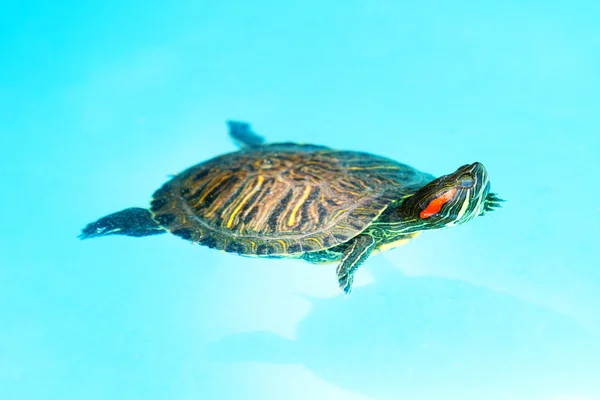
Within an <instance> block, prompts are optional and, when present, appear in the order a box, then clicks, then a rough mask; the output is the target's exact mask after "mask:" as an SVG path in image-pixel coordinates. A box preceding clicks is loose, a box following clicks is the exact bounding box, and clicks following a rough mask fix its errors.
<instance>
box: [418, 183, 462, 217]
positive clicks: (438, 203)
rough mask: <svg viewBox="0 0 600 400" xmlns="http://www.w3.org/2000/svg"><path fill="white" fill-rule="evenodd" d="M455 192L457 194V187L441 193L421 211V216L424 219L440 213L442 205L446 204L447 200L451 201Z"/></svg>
mask: <svg viewBox="0 0 600 400" xmlns="http://www.w3.org/2000/svg"><path fill="white" fill-rule="evenodd" d="M455 194H456V188H455V189H450V190H448V191H447V192H444V193H442V194H440V195H439V196H438V197H436V198H435V199H433V200H431V203H429V205H428V206H427V207H426V208H425V209H424V210H423V211H421V214H419V216H420V217H421V218H422V219H425V218H429V217H431V216H432V215H435V214H437V213H439V212H440V210H441V209H442V206H443V205H444V204H446V203H447V202H449V201H450V200H451V199H452V198H453V197H454V195H455Z"/></svg>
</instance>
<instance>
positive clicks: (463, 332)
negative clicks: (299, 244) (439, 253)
mask: <svg viewBox="0 0 600 400" xmlns="http://www.w3.org/2000/svg"><path fill="white" fill-rule="evenodd" d="M382 261H383V263H385V262H386V261H385V260H382ZM375 264H376V265H374V266H373V267H372V268H371V269H370V271H371V272H372V273H373V275H374V278H375V281H376V282H375V284H373V285H369V286H365V287H360V288H356V289H355V290H354V291H353V293H352V295H351V296H349V297H345V296H338V297H335V298H330V299H311V302H312V303H313V306H314V308H313V309H312V311H311V312H310V313H309V314H308V315H307V316H306V317H305V318H304V319H303V320H302V321H301V322H300V323H299V325H298V327H297V334H296V339H295V340H288V339H286V338H283V337H281V336H278V335H276V334H273V333H271V332H250V333H243V334H236V335H231V336H228V337H225V338H223V339H221V340H220V341H218V342H215V343H213V344H211V345H209V346H208V348H207V349H206V353H207V356H208V357H210V358H211V359H213V360H217V361H222V362H236V361H252V362H263V363H269V364H302V365H304V366H305V367H306V368H308V369H309V370H311V371H312V372H314V373H315V374H316V375H317V376H319V377H321V378H322V379H324V380H326V381H327V382H329V383H331V384H334V385H336V386H338V387H341V388H344V389H348V390H352V391H354V392H357V393H360V394H363V395H366V396H370V397H373V398H375V399H398V398H403V397H402V396H406V397H404V398H410V399H431V398H461V399H471V398H473V399H475V398H479V399H481V398H485V399H490V400H491V399H496V398H498V399H500V398H503V399H504V398H511V399H521V398H522V399H537V398H550V396H555V395H558V394H564V393H572V392H573V391H576V392H577V393H582V391H583V393H585V392H586V391H589V390H592V391H596V393H597V391H598V389H599V388H600V384H598V383H596V381H597V379H595V373H594V372H593V371H594V370H596V371H597V370H598V369H599V368H600V361H599V360H600V357H599V356H600V348H599V346H598V342H599V341H598V337H596V336H595V335H594V334H592V333H589V332H586V331H585V330H584V329H582V328H580V327H578V326H577V324H575V323H574V322H573V321H571V320H570V319H569V318H566V317H564V316H561V315H559V314H557V313H554V312H552V311H549V310H547V309H545V308H542V307H539V306H537V305H534V304H531V303H529V302H526V301H523V300H520V299H518V298H516V297H513V296H510V295H506V294H503V293H499V292H495V291H492V290H489V289H485V288H481V287H477V286H474V285H472V284H469V283H466V282H462V281H455V280H450V279H445V278H431V277H406V276H403V275H402V274H401V273H400V272H399V271H398V270H397V269H395V268H387V271H386V270H385V269H384V268H385V267H383V265H382V263H381V262H379V263H375ZM382 269H384V270H382ZM440 396H441V397H440ZM520 396H522V397H520ZM542 396H544V397H542ZM545 396H548V397H545Z"/></svg>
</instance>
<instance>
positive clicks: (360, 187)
mask: <svg viewBox="0 0 600 400" xmlns="http://www.w3.org/2000/svg"><path fill="white" fill-rule="evenodd" d="M431 179H433V177H432V176H431V175H429V174H425V173H422V172H419V171H417V170H415V169H414V168H412V167H409V166H407V165H404V164H401V163H398V162H395V161H393V160H390V159H387V158H384V157H380V156H375V155H372V154H368V153H361V152H352V151H336V150H331V149H329V148H327V147H322V146H314V145H299V144H293V143H282V144H270V145H264V146H260V147H257V148H246V149H242V150H240V151H237V152H233V153H229V154H225V155H222V156H219V157H215V158H213V159H211V160H208V161H206V162H204V163H201V164H198V165H196V166H193V167H191V168H189V169H187V170H186V171H184V172H182V173H181V174H179V175H177V176H175V177H174V178H173V179H172V180H171V181H169V182H167V183H166V184H165V185H164V186H163V187H162V188H160V189H159V190H157V191H156V193H155V194H154V197H153V201H152V204H151V213H152V215H153V218H154V219H155V220H156V221H157V222H158V223H159V224H160V225H161V226H163V227H164V228H166V229H167V230H169V231H170V232H172V233H173V234H175V235H178V236H181V237H182V238H184V239H187V240H190V241H193V242H195V243H200V244H203V245H206V246H209V247H212V248H217V249H221V250H225V251H228V252H234V253H237V254H240V255H249V256H253V255H254V256H270V257H276V256H285V257H294V256H299V255H301V254H303V253H305V252H312V251H319V250H323V249H327V248H330V247H334V246H336V245H338V244H341V243H344V242H346V241H348V240H349V239H351V238H352V237H354V236H356V235H357V234H359V233H360V232H361V231H363V230H364V229H365V228H366V227H367V226H369V224H370V223H371V222H372V221H374V220H375V219H376V218H377V217H378V216H379V215H380V214H381V213H382V212H383V210H385V209H386V208H387V207H388V205H390V204H392V203H394V202H395V201H398V200H400V199H401V198H402V197H403V196H405V195H407V194H412V193H414V192H415V191H416V190H417V189H419V188H420V187H422V186H423V185H425V184H426V183H428V182H429V181H431Z"/></svg>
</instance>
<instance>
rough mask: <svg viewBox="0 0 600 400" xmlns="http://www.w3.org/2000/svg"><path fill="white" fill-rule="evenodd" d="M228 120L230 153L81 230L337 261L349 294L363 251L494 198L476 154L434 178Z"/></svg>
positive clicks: (467, 215)
mask: <svg viewBox="0 0 600 400" xmlns="http://www.w3.org/2000/svg"><path fill="white" fill-rule="evenodd" d="M228 125H229V132H230V135H231V137H232V138H233V140H234V141H235V142H237V144H238V145H239V146H240V147H241V148H240V149H239V150H238V151H236V152H232V153H228V154H224V155H221V156H218V157H215V158H213V159H210V160H208V161H205V162H202V163H200V164H197V165H195V166H193V167H191V168H188V169H187V170H185V171H183V172H181V173H180V174H178V175H176V176H175V177H173V178H172V179H171V180H170V181H168V182H167V183H165V184H164V185H163V186H162V187H161V188H160V189H158V190H157V191H156V192H155V193H154V196H153V199H152V202H151V206H150V209H145V208H128V209H125V210H123V211H119V212H117V213H114V214H111V215H108V216H106V217H104V218H101V219H99V220H98V221H96V222H93V223H91V224H89V225H87V226H86V227H85V228H84V229H83V231H82V233H81V235H80V238H82V239H87V238H93V237H98V236H106V235H112V234H118V235H128V236H148V235H155V234H160V233H165V232H171V233H173V234H175V235H177V236H180V237H182V238H183V239H186V240H189V241H191V242H193V243H198V244H202V245H205V246H208V247H211V248H216V249H219V250H224V251H227V252H231V253H236V254H239V255H242V256H258V257H279V258H281V257H286V258H300V259H304V260H306V261H308V262H311V263H327V262H337V263H338V267H337V277H338V281H339V285H340V288H341V289H342V290H343V291H344V292H346V293H349V292H350V290H351V287H352V280H353V276H354V272H355V271H356V269H357V268H358V267H359V266H360V265H361V264H362V263H363V262H364V261H365V260H366V259H367V258H368V257H369V256H370V255H371V254H374V253H375V252H378V251H384V250H389V249H391V248H393V247H397V246H399V245H401V244H403V243H404V242H406V241H407V240H409V239H411V238H413V237H415V236H416V235H417V234H419V233H420V232H421V231H425V230H431V229H441V228H447V227H451V226H455V225H458V224H462V223H465V222H467V221H470V220H472V219H473V218H475V217H477V216H479V215H482V214H484V213H486V212H488V211H491V210H493V209H495V208H497V207H498V206H499V205H500V202H501V201H502V200H501V199H500V198H499V197H498V196H496V195H495V194H494V193H490V191H489V190H490V182H489V178H488V173H487V171H486V169H485V168H484V166H483V165H482V164H480V163H478V162H475V163H473V164H468V165H463V166H462V167H460V168H458V169H457V170H456V171H455V172H453V173H451V174H449V175H444V176H441V177H439V178H437V179H436V178H434V177H433V176H432V175H430V174H427V173H424V172H420V171H418V170H416V169H414V168H412V167H410V166H408V165H405V164H401V163H398V162H396V161H393V160H391V159H388V158H385V157H381V156H377V155H373V154H369V153H364V152H357V151H342V150H334V149H330V148H328V147H325V146H318V145H311V144H297V143H274V144H267V143H265V141H264V139H263V138H262V137H261V136H259V135H257V134H256V133H254V132H253V131H252V130H251V127H250V125H249V124H247V123H243V122H237V121H229V122H228Z"/></svg>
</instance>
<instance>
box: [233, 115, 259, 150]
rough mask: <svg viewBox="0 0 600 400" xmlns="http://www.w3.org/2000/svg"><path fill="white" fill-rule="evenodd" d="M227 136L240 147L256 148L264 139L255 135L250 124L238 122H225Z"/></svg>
mask: <svg viewBox="0 0 600 400" xmlns="http://www.w3.org/2000/svg"><path fill="white" fill-rule="evenodd" d="M227 125H228V126H229V136H231V138H232V139H233V141H234V142H235V143H236V144H237V145H238V146H240V147H242V148H243V147H257V146H260V145H262V144H264V143H265V138H263V137H262V136H260V135H258V134H256V133H255V132H253V131H252V129H251V128H250V124H248V123H246V122H239V121H227Z"/></svg>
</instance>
